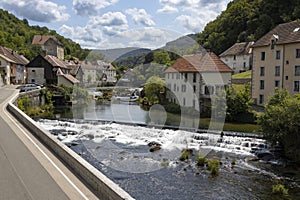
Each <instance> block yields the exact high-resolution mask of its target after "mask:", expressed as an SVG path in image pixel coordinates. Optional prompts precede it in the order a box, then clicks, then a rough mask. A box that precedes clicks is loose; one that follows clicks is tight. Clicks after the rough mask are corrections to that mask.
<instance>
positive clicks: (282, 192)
mask: <svg viewBox="0 0 300 200" xmlns="http://www.w3.org/2000/svg"><path fill="white" fill-rule="evenodd" d="M272 194H274V195H277V196H281V197H286V198H285V199H288V197H289V192H288V189H286V188H285V187H284V185H282V184H276V185H273V186H272Z"/></svg>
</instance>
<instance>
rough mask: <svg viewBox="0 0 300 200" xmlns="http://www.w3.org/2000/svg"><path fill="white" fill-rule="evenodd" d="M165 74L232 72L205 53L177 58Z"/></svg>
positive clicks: (213, 56) (221, 62) (222, 63)
mask: <svg viewBox="0 0 300 200" xmlns="http://www.w3.org/2000/svg"><path fill="white" fill-rule="evenodd" d="M165 72H167V73H176V72H220V73H223V72H229V73H231V72H232V69H231V68H230V67H228V66H227V65H226V64H225V63H224V62H223V61H222V60H221V59H220V58H219V57H218V56H217V55H216V54H214V53H213V52H205V53H199V54H194V55H186V56H183V57H181V58H179V59H178V60H177V61H176V62H175V63H174V64H173V65H172V66H171V67H169V68H168V69H167V70H166V71H165Z"/></svg>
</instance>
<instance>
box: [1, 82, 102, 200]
mask: <svg viewBox="0 0 300 200" xmlns="http://www.w3.org/2000/svg"><path fill="white" fill-rule="evenodd" d="M17 92H18V91H17V90H15V89H14V87H13V86H5V87H2V88H0V200H10V199H12V200H26V199H35V200H43V199H53V200H64V199H98V198H97V197H96V196H95V195H94V194H93V193H92V192H91V191H90V190H89V189H88V188H87V187H86V186H85V185H84V184H83V183H82V182H81V181H80V180H79V179H78V178H77V177H76V176H75V175H74V174H72V172H70V171H69V170H68V168H67V167H65V166H64V165H63V163H61V162H60V161H59V160H58V159H57V158H56V157H55V156H54V155H53V154H52V153H51V152H50V151H49V150H48V149H47V148H45V147H44V146H43V145H42V144H40V143H39V141H38V140H37V139H36V138H34V137H33V136H32V135H31V134H30V133H29V132H28V131H27V130H26V129H25V128H24V127H22V125H21V124H20V123H19V122H17V121H16V120H15V119H14V118H13V117H12V116H11V115H10V114H9V113H8V112H7V111H6V109H5V105H6V103H7V100H8V99H9V98H10V97H11V96H12V95H14V94H16V93H17Z"/></svg>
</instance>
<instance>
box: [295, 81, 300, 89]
mask: <svg viewBox="0 0 300 200" xmlns="http://www.w3.org/2000/svg"><path fill="white" fill-rule="evenodd" d="M299 91H300V81H294V92H299Z"/></svg>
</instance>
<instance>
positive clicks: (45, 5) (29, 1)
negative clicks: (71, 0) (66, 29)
mask: <svg viewBox="0 0 300 200" xmlns="http://www.w3.org/2000/svg"><path fill="white" fill-rule="evenodd" d="M0 5H2V7H3V8H4V9H7V10H9V11H11V12H13V13H15V14H16V15H18V16H21V17H23V18H26V19H29V20H33V21H36V22H55V21H67V20H68V19H69V17H70V15H69V14H67V13H66V12H65V11H66V7H65V6H60V5H58V4H56V3H53V2H50V1H45V0H9V1H6V0H0Z"/></svg>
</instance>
